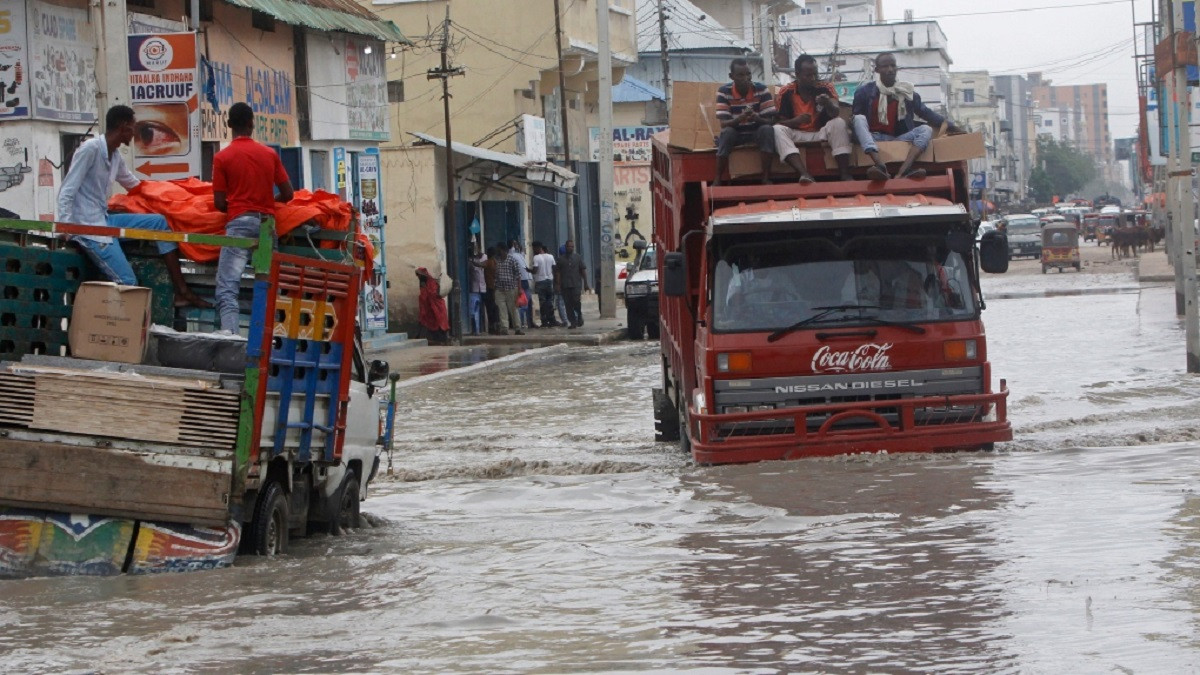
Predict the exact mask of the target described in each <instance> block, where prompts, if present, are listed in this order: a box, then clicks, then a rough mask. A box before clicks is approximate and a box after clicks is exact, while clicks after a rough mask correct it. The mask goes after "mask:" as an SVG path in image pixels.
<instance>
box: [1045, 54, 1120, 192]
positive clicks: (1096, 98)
mask: <svg viewBox="0 0 1200 675" xmlns="http://www.w3.org/2000/svg"><path fill="white" fill-rule="evenodd" d="M1028 79H1029V85H1030V89H1031V92H1032V94H1033V102H1034V105H1036V106H1037V107H1039V108H1056V109H1058V108H1066V109H1069V110H1071V111H1072V114H1073V115H1074V116H1075V119H1074V120H1073V125H1074V127H1075V128H1077V129H1078V131H1077V135H1078V137H1079V140H1080V143H1079V146H1078V149H1079V150H1080V151H1081V152H1084V153H1086V154H1088V155H1090V156H1091V157H1092V158H1093V159H1094V160H1095V162H1096V166H1097V168H1098V169H1100V170H1101V171H1105V170H1106V169H1107V167H1110V166H1112V164H1113V161H1112V136H1111V135H1110V134H1109V131H1108V85H1105V84H1072V85H1060V86H1056V85H1052V84H1051V82H1050V80H1048V79H1044V78H1043V77H1042V74H1041V73H1029V75H1028Z"/></svg>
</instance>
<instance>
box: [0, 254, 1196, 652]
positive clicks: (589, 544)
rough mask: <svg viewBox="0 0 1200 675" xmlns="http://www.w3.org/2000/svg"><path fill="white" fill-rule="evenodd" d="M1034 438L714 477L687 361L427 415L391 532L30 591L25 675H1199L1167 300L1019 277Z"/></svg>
mask: <svg viewBox="0 0 1200 675" xmlns="http://www.w3.org/2000/svg"><path fill="white" fill-rule="evenodd" d="M985 288H986V290H988V291H989V292H990V293H991V295H990V299H989V303H988V310H987V312H986V313H985V316H986V321H987V325H988V337H989V349H990V357H991V360H992V362H993V370H994V373H995V375H996V376H997V377H1005V378H1007V379H1008V382H1009V386H1010V388H1011V389H1012V391H1013V394H1012V399H1011V401H1010V406H1009V415H1010V418H1011V419H1012V420H1013V423H1014V427H1015V436H1016V440H1015V441H1014V442H1013V443H1010V444H1004V445H1002V446H1001V447H1000V449H998V451H997V452H994V453H958V454H941V455H931V456H924V455H917V456H895V455H871V456H858V457H849V458H846V457H843V458H834V459H816V460H800V461H794V462H781V463H766V464H756V465H748V466H726V467H697V466H695V465H693V464H691V462H690V461H689V460H688V458H686V457H684V456H683V455H681V454H680V452H679V451H678V449H677V447H676V446H674V445H670V444H655V443H654V442H653V441H652V429H653V425H652V417H651V412H650V393H649V392H650V387H652V386H654V385H655V384H656V383H657V381H658V377H659V375H658V370H657V358H658V357H657V348H656V346H654V345H650V344H646V343H642V344H623V345H617V346H612V347H602V348H594V349H581V348H572V349H570V350H561V349H560V350H548V351H544V352H539V353H537V354H534V355H528V356H525V357H523V358H519V359H515V360H512V361H510V362H507V363H504V364H500V365H497V366H493V367H484V368H478V369H467V370H466V371H464V372H462V373H460V374H456V375H452V376H446V377H439V378H434V379H429V380H426V381H418V382H417V383H415V384H413V385H411V386H408V387H405V388H404V389H403V397H404V404H403V410H402V412H401V414H400V416H399V418H398V419H399V421H398V427H399V432H398V435H397V450H396V455H395V458H394V469H395V470H394V474H393V475H392V476H390V477H387V476H384V477H382V478H381V479H380V480H379V481H378V482H377V483H376V485H375V487H374V489H373V492H372V494H371V497H370V499H369V500H368V501H367V502H366V503H365V504H364V511H365V512H367V513H369V514H370V515H371V520H372V522H373V523H374V524H375V526H374V527H370V528H365V529H363V530H360V531H357V532H355V533H353V534H351V535H349V536H346V537H340V538H329V537H320V538H314V539H307V540H297V541H295V542H294V544H295V546H294V552H293V553H292V554H291V555H288V556H285V557H283V558H279V559H273V560H263V559H254V558H241V559H239V560H238V564H237V566H236V567H234V568H232V569H226V570H218V571H213V572H203V573H195V574H189V575H174V576H166V577H157V578H137V577H124V578H108V579H89V578H68V579H32V580H25V581H19V582H6V583H3V584H0V664H2V665H3V666H4V670H5V671H6V672H44V671H79V672H131V671H132V672H155V673H158V672H195V671H239V672H274V671H287V672H303V671H319V672H328V671H343V670H354V671H373V672H489V673H492V672H563V671H574V670H587V671H607V672H611V671H634V670H639V671H647V670H649V671H663V670H694V669H707V670H710V671H712V672H797V671H847V670H852V671H886V672H903V671H922V672H928V671H937V672H962V671H973V672H979V671H985V672H997V671H999V672H1034V673H1041V672H1047V673H1048V672H1113V671H1116V672H1187V671H1193V670H1196V669H1197V668H1200V641H1198V636H1197V629H1196V626H1197V621H1198V620H1200V607H1198V606H1197V603H1198V602H1200V586H1198V584H1197V582H1198V580H1200V577H1198V571H1197V564H1198V563H1197V561H1198V560H1200V557H1198V556H1197V553H1200V529H1198V527H1200V497H1197V495H1196V494H1195V492H1194V490H1195V486H1196V485H1197V484H1198V474H1200V462H1198V461H1197V457H1198V450H1200V441H1198V439H1200V422H1198V419H1200V412H1198V411H1197V409H1196V405H1195V401H1196V400H1197V398H1198V397H1200V383H1198V382H1197V378H1194V377H1189V376H1186V375H1184V374H1182V373H1181V371H1182V370H1183V363H1184V357H1183V334H1182V326H1181V325H1180V322H1179V321H1178V320H1177V319H1176V318H1175V316H1174V314H1173V307H1174V300H1173V295H1172V290H1171V289H1170V288H1169V287H1167V286H1161V287H1151V286H1147V287H1139V286H1138V285H1137V284H1136V283H1135V282H1133V281H1132V278H1131V277H1130V276H1129V275H1127V274H1097V275H1066V274H1064V275H1052V276H1049V277H1046V278H1042V277H1020V276H1018V277H1008V278H1004V277H989V278H988V279H987V280H986V286H985Z"/></svg>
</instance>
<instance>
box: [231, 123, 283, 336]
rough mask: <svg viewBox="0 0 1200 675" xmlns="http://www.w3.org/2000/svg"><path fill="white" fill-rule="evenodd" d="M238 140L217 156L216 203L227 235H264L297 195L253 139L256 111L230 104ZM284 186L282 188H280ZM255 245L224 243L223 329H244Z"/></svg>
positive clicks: (274, 160)
mask: <svg viewBox="0 0 1200 675" xmlns="http://www.w3.org/2000/svg"><path fill="white" fill-rule="evenodd" d="M228 124H229V129H230V130H231V131H232V132H233V141H232V142H230V144H229V146H228V147H226V148H225V149H224V150H222V151H220V152H218V153H217V154H216V156H215V157H213V201H214V202H216V206H217V210H218V211H221V212H223V213H225V214H226V215H227V216H228V217H229V220H227V221H226V225H225V234H227V235H229V236H231V237H251V238H253V239H258V231H259V228H260V227H261V226H262V223H263V221H265V220H266V219H267V218H271V217H273V216H274V215H275V203H276V202H281V203H287V202H289V201H291V199H292V182H291V181H290V180H289V179H288V175H287V172H286V171H284V169H283V162H281V161H280V160H279V155H278V154H276V153H275V151H274V150H272V149H270V148H268V147H267V146H265V145H263V144H262V143H259V142H258V141H256V140H254V139H253V138H251V136H252V135H253V134H254V111H253V110H251V109H250V106H249V105H247V104H245V103H234V104H233V105H232V106H230V107H229V122H228ZM275 188H278V190H279V192H278V193H276V192H275ZM249 259H250V251H249V249H244V248H234V247H232V246H222V247H221V257H220V259H219V260H218V262H217V313H218V314H219V315H220V317H221V330H222V331H228V332H230V333H236V332H238V316H239V315H238V289H239V288H240V287H241V281H242V271H244V270H245V269H246V262H247V261H248V260H249Z"/></svg>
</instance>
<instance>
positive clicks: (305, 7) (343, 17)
mask: <svg viewBox="0 0 1200 675" xmlns="http://www.w3.org/2000/svg"><path fill="white" fill-rule="evenodd" d="M225 1H226V2H228V3H229V4H231V5H236V6H238V7H243V8H245V9H250V10H255V11H259V12H262V13H264V14H270V15H271V16H273V17H275V18H276V19H278V20H280V21H282V22H284V23H286V24H290V25H293V26H308V27H309V28H315V29H317V30H323V31H342V32H345V33H353V34H355V35H366V36H369V37H374V38H379V39H380V40H383V41H384V42H400V43H403V44H412V42H411V41H410V40H409V39H408V38H406V37H404V34H403V33H401V32H400V29H399V28H398V27H396V24H394V23H392V22H391V21H384V20H383V19H380V18H379V17H378V16H377V15H376V14H375V13H374V12H372V11H371V10H369V9H367V8H365V7H363V6H362V5H360V4H358V3H357V2H355V1H354V0H225Z"/></svg>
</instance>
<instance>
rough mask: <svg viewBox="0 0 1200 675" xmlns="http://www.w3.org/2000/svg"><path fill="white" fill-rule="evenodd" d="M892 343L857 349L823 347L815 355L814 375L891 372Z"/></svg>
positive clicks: (868, 345)
mask: <svg viewBox="0 0 1200 675" xmlns="http://www.w3.org/2000/svg"><path fill="white" fill-rule="evenodd" d="M891 348H892V343H890V342H886V343H884V344H881V345H878V344H875V343H870V344H865V345H860V346H858V347H856V348H855V349H842V350H836V351H835V350H833V349H830V348H829V347H828V346H825V347H821V348H820V349H818V350H817V353H816V354H813V359H812V371H813V372H814V373H864V372H869V371H874V370H891V369H892V360H891V359H890V358H889V357H888V350H889V349H891Z"/></svg>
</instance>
